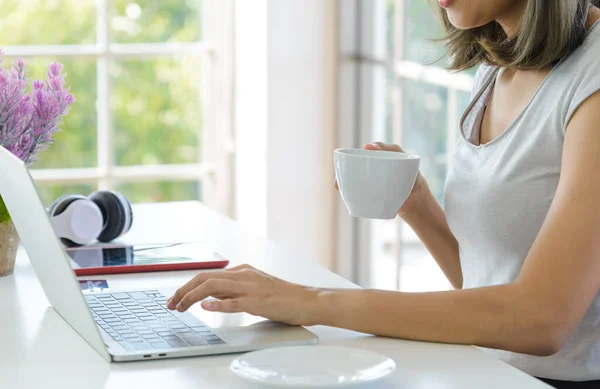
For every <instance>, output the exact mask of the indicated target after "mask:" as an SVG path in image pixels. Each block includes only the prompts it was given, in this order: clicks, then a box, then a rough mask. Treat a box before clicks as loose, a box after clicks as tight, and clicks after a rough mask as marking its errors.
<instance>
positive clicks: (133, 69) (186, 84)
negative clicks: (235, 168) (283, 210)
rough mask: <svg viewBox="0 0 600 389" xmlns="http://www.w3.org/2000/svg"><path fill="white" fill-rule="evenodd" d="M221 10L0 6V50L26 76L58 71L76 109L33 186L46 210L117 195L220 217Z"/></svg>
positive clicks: (225, 177) (227, 45) (197, 4)
mask: <svg viewBox="0 0 600 389" xmlns="http://www.w3.org/2000/svg"><path fill="white" fill-rule="evenodd" d="M232 14H233V11H232V2H231V1H221V0H212V1H211V0H169V1H161V0H3V1H2V2H1V3H0V47H2V48H3V49H4V51H5V58H4V59H5V61H7V62H11V61H12V60H14V59H15V58H16V57H23V58H24V59H25V61H26V62H27V64H28V67H29V76H30V77H31V78H33V79H36V78H41V77H42V76H43V74H44V72H45V68H46V65H47V64H48V63H50V62H52V61H58V62H61V63H62V64H63V65H64V72H65V73H67V78H66V82H67V84H68V85H69V86H70V87H71V91H72V93H73V94H74V96H75V98H76V100H77V101H76V102H75V103H74V104H73V106H72V107H71V110H70V112H69V114H68V115H67V116H66V117H65V119H64V123H63V124H62V126H61V129H62V131H61V132H58V133H56V134H55V143H54V144H53V145H51V146H50V148H49V149H48V150H46V151H44V152H43V153H42V154H40V161H39V162H38V163H37V164H35V165H34V166H32V176H33V177H34V179H35V180H36V183H37V185H38V188H39V189H40V192H41V195H42V199H43V201H44V203H45V204H46V205H48V204H49V203H50V202H51V201H52V200H53V199H55V198H56V197H58V196H60V195H62V194H65V193H73V192H74V193H82V194H87V193H90V192H91V191H93V190H96V189H98V188H100V189H116V190H119V191H121V192H123V193H124V194H125V195H126V196H128V197H129V199H130V200H131V201H132V202H153V201H168V200H189V199H202V200H204V201H205V202H207V203H208V204H209V205H211V206H214V207H216V208H219V209H220V210H221V211H224V212H226V213H228V212H229V209H228V206H227V204H224V203H223V202H222V199H223V198H226V197H227V195H228V193H229V192H230V191H229V189H228V186H227V185H228V182H230V177H229V167H228V165H227V163H226V162H227V160H228V157H227V154H228V153H227V145H228V144H230V143H231V141H230V137H231V132H230V129H229V127H228V124H227V123H228V120H227V117H228V115H229V114H230V108H229V107H230V104H229V101H230V99H229V96H228V89H229V86H230V85H231V73H232V71H231V66H230V65H229V64H230V63H231V60H230V57H231V51H232V49H231V48H232V45H231V39H230V37H231V33H230V32H229V29H231V28H232V27H233V25H232Z"/></svg>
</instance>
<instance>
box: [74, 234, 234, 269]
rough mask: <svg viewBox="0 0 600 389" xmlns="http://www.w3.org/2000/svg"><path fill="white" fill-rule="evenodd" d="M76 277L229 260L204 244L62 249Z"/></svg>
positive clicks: (213, 266) (214, 266)
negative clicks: (69, 260)
mask: <svg viewBox="0 0 600 389" xmlns="http://www.w3.org/2000/svg"><path fill="white" fill-rule="evenodd" d="M65 251H66V252H67V254H68V255H69V257H70V258H71V265H72V266H73V270H74V271H75V274H76V275H78V276H91V275H100V274H119V273H141V272H156V271H169V270H193V269H217V268H223V267H225V266H227V265H228V264H229V261H228V260H227V259H225V258H223V257H222V256H221V255H219V254H218V253H216V252H215V251H213V250H211V248H210V247H208V246H207V245H206V244H205V243H201V242H193V243H166V244H152V245H148V244H146V245H135V246H114V245H111V246H83V247H71V248H67V249H66V250H65Z"/></svg>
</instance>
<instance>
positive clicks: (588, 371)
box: [168, 0, 600, 388]
mask: <svg viewBox="0 0 600 389" xmlns="http://www.w3.org/2000/svg"><path fill="white" fill-rule="evenodd" d="M594 3H595V5H596V6H600V1H599V0H594ZM596 6H594V5H592V3H590V2H589V0H496V1H488V0H439V3H438V7H437V8H438V9H439V10H440V12H441V15H442V18H443V21H444V24H445V26H446V28H447V31H448V37H447V45H448V48H449V54H450V55H451V61H452V62H451V68H452V69H455V70H462V69H466V68H469V67H472V66H475V65H479V64H482V65H481V66H480V68H479V69H478V72H477V76H476V80H475V88H474V94H473V99H472V103H471V105H470V106H469V107H468V109H467V110H466V112H465V115H464V116H463V119H462V121H461V136H460V139H459V142H458V144H457V147H456V151H455V154H454V155H453V158H452V162H451V166H450V170H449V174H448V178H447V182H446V191H445V193H446V195H445V199H444V203H445V207H444V208H445V211H444V210H442V208H441V207H440V206H439V205H438V203H437V202H436V201H435V199H434V197H433V196H432V194H431V192H430V190H429V188H428V186H427V183H426V181H425V179H424V178H422V177H421V176H419V178H418V179H417V182H416V184H415V187H414V189H413V192H412V193H411V196H410V197H409V199H408V200H407V202H406V203H405V204H404V205H403V206H402V208H401V209H400V211H399V216H400V217H402V218H403V219H404V220H405V221H406V222H407V223H408V224H409V225H410V226H411V227H412V228H413V229H414V230H415V231H416V233H417V234H418V236H419V238H420V239H421V240H422V241H423V242H424V243H425V245H426V246H427V248H428V249H429V251H430V252H431V254H432V255H433V256H434V258H435V259H436V261H437V263H438V264H439V266H440V267H441V269H442V270H443V271H444V273H445V274H446V276H447V277H448V279H449V280H450V281H451V283H452V285H453V286H454V287H455V288H456V290H452V291H444V292H432V293H401V292H390V291H380V290H325V289H315V288H308V287H303V286H300V285H296V284H291V283H287V282H285V281H283V280H280V279H277V278H274V277H272V276H270V275H268V274H264V273H262V272H260V271H258V270H256V269H253V268H251V267H249V266H240V267H237V268H234V269H231V270H228V271H223V272H217V273H202V274H199V275H198V276H196V277H195V278H194V279H193V280H192V281H190V282H189V283H187V284H186V285H184V286H183V287H182V288H181V289H179V290H178V291H177V293H176V294H175V295H174V296H173V297H172V298H171V299H170V300H169V303H168V306H169V308H170V309H177V310H179V311H185V310H187V309H188V308H189V307H190V305H192V304H194V303H196V302H198V301H201V300H203V299H205V298H206V297H208V296H214V297H216V298H217V299H218V300H217V301H211V302H208V301H203V302H202V307H203V308H204V309H207V310H210V311H220V312H239V311H244V312H249V313H251V314H255V315H259V316H264V317H267V318H269V319H272V320H276V321H281V322H285V323H289V324H299V325H316V324H323V325H330V326H336V327H343V328H348V329H352V330H356V331H361V332H366V333H372V334H377V335H383V336H390V337H398V338H405V339H415V340H422V341H435V342H446V343H458V344H472V345H477V346H480V347H484V348H486V350H489V352H491V353H494V354H496V355H498V356H499V357H500V358H501V359H503V360H505V361H507V362H508V363H511V364H512V365H514V366H516V367H518V368H520V369H522V370H524V371H526V372H528V373H530V374H532V375H534V376H537V377H542V378H545V379H553V381H551V380H547V382H550V383H551V384H552V385H555V386H556V387H559V388H562V387H564V388H571V387H573V388H579V387H595V388H596V387H600V295H599V294H598V289H599V287H600V239H598V238H599V237H600V203H599V202H600V22H599V20H600V9H599V8H598V7H596ZM365 147H366V148H369V149H381V150H394V151H401V150H400V148H399V147H398V146H396V145H384V144H382V143H375V144H371V145H367V146H365ZM390 179H393V177H390ZM374 318H376V319H375V320H374ZM586 381H587V382H586Z"/></svg>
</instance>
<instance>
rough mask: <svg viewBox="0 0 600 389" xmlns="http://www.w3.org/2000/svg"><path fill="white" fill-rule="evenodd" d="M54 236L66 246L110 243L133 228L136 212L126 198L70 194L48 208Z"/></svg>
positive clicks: (112, 193) (109, 194)
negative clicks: (94, 242) (134, 213)
mask: <svg viewBox="0 0 600 389" xmlns="http://www.w3.org/2000/svg"><path fill="white" fill-rule="evenodd" d="M48 214H49V216H50V222H51V224H52V228H53V229H54V232H55V234H56V235H57V236H58V237H59V238H60V240H61V241H62V243H63V244H64V245H65V246H67V247H76V246H82V245H86V244H90V243H92V242H93V241H94V240H96V239H97V240H99V241H100V242H110V241H111V240H113V239H116V238H118V237H119V236H121V235H123V234H124V233H126V232H127V231H129V230H130V229H131V224H132V222H133V211H132V209H131V204H130V203H129V201H128V200H127V198H126V197H125V196H123V195H122V194H121V193H119V192H116V191H108V190H101V191H96V192H93V193H92V194H90V195H89V196H88V197H85V196H82V195H77V194H68V195H64V196H61V197H59V198H58V199H57V200H56V201H54V203H52V205H51V206H50V208H49V209H48Z"/></svg>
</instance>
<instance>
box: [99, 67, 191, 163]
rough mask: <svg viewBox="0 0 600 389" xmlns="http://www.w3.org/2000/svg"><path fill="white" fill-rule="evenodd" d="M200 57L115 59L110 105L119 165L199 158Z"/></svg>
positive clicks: (178, 161) (172, 161) (171, 161)
mask: <svg viewBox="0 0 600 389" xmlns="http://www.w3.org/2000/svg"><path fill="white" fill-rule="evenodd" d="M201 60H202V59H201V58H200V57H184V58H174V59H172V58H160V59H134V60H131V59H128V60H120V61H114V62H113V63H111V68H110V72H111V79H112V88H111V89H112V94H111V97H110V107H111V111H112V118H113V123H114V128H115V134H114V140H115V158H116V161H114V162H115V163H116V164H117V165H127V166H128V165H157V164H175V163H193V162H197V161H199V160H201V155H200V150H201V148H200V146H199V142H200V139H201V135H202V106H201V101H200V94H201V89H200V86H201V69H200V67H201Z"/></svg>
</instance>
